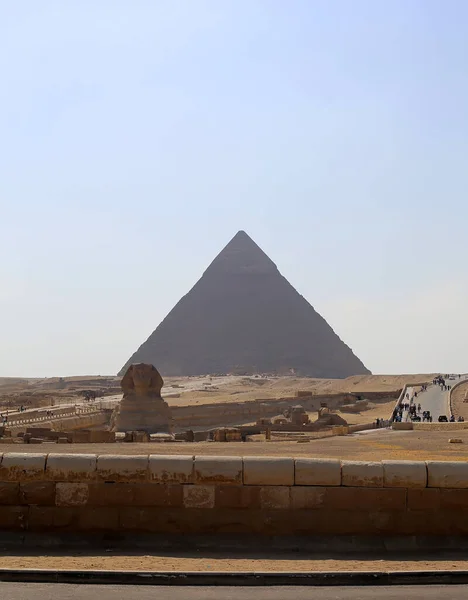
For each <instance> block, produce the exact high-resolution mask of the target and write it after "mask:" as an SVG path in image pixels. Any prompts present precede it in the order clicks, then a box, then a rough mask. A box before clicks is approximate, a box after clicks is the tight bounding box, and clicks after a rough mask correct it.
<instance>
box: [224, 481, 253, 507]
mask: <svg viewBox="0 0 468 600" xmlns="http://www.w3.org/2000/svg"><path fill="white" fill-rule="evenodd" d="M260 489H261V488H260V486H254V485H250V486H245V485H217V486H216V488H215V506H216V508H217V509H218V508H221V509H222V508H247V509H249V510H253V509H259V508H260Z"/></svg>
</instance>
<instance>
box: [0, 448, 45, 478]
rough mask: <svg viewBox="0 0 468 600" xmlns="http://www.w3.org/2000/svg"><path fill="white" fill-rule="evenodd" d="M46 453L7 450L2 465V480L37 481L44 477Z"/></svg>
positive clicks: (0, 474)
mask: <svg viewBox="0 0 468 600" xmlns="http://www.w3.org/2000/svg"><path fill="white" fill-rule="evenodd" d="M46 458H47V455H46V454H33V453H17V452H7V453H5V454H4V455H3V460H2V464H1V466H0V480H2V481H35V480H38V479H43V478H44V472H45V463H46Z"/></svg>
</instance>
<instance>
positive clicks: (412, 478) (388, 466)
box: [382, 460, 427, 488]
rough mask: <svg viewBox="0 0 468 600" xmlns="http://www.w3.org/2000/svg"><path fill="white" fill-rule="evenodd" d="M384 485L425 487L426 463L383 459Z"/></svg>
mask: <svg viewBox="0 0 468 600" xmlns="http://www.w3.org/2000/svg"><path fill="white" fill-rule="evenodd" d="M382 464H383V470H384V487H403V488H425V487H426V485H427V468H426V463H425V462H422V461H411V460H383V461H382Z"/></svg>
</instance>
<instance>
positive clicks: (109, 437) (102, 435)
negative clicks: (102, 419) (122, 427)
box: [89, 430, 115, 444]
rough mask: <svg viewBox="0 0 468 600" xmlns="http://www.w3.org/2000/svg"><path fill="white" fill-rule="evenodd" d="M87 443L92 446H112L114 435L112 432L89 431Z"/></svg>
mask: <svg viewBox="0 0 468 600" xmlns="http://www.w3.org/2000/svg"><path fill="white" fill-rule="evenodd" d="M89 441H90V443H92V444H112V443H113V442H115V433H114V432H113V431H100V430H96V431H93V430H91V431H90V432H89Z"/></svg>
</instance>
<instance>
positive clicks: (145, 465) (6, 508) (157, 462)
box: [0, 453, 468, 536]
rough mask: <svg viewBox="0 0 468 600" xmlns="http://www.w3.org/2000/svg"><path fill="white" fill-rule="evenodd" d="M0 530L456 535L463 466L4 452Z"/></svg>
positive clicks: (466, 524) (466, 478) (461, 518)
mask: <svg viewBox="0 0 468 600" xmlns="http://www.w3.org/2000/svg"><path fill="white" fill-rule="evenodd" d="M0 505H1V506H0V530H2V531H5V530H11V531H23V532H29V531H34V532H46V533H52V532H53V533H57V532H79V533H84V532H86V533H98V532H112V533H115V532H118V533H119V534H120V533H121V534H123V533H127V532H128V533H131V532H135V533H138V532H139V533H162V534H169V533H176V534H191V533H193V534H258V535H305V536H310V535H334V536H340V535H356V536H363V535H366V536H379V535H391V536H396V535H398V536H413V535H420V536H425V535H464V534H466V533H467V532H468V521H467V519H466V514H467V513H466V509H467V508H468V462H438V461H427V462H411V461H382V462H367V463H365V462H354V461H340V460H334V459H313V458H296V459H294V458H286V457H284V458H272V457H244V458H242V457H240V456H232V457H213V456H195V457H193V456H167V455H149V456H148V455H141V456H122V455H118V456H114V455H94V454H41V453H37V454H30V453H5V454H3V455H2V460H1V463H0Z"/></svg>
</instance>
